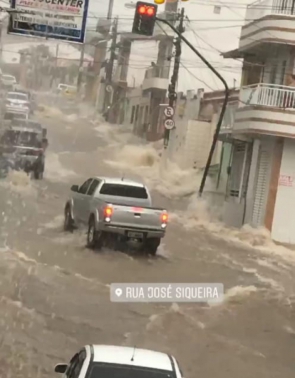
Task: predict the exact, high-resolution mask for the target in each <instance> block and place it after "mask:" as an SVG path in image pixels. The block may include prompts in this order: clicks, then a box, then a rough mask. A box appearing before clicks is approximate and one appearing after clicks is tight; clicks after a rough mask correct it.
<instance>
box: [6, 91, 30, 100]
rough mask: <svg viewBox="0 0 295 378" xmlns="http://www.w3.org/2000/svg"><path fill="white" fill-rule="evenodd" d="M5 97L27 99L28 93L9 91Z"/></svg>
mask: <svg viewBox="0 0 295 378" xmlns="http://www.w3.org/2000/svg"><path fill="white" fill-rule="evenodd" d="M7 99H8V100H21V101H28V95H26V94H25V93H18V92H11V93H8V95H7Z"/></svg>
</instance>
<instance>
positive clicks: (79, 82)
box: [77, 43, 85, 92]
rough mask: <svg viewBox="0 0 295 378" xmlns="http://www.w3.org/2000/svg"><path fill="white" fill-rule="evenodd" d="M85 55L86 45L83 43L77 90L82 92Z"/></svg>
mask: <svg viewBox="0 0 295 378" xmlns="http://www.w3.org/2000/svg"><path fill="white" fill-rule="evenodd" d="M84 53H85V44H84V43H83V45H82V48H81V54H80V63H79V72H78V77H77V89H78V92H80V89H81V83H82V74H83V65H84Z"/></svg>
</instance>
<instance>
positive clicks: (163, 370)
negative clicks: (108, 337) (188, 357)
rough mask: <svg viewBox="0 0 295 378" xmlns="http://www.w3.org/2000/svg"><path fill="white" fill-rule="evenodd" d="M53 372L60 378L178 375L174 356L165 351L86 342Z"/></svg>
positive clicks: (177, 377) (169, 377) (160, 377)
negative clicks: (87, 343) (69, 359)
mask: <svg viewBox="0 0 295 378" xmlns="http://www.w3.org/2000/svg"><path fill="white" fill-rule="evenodd" d="M55 372H56V373H61V374H63V377H64V378H66V377H67V378H69V377H70V378H86V377H87V378H99V377H103V378H105V377H112V378H138V377H140V378H182V372H181V370H180V367H179V365H178V363H177V361H176V359H175V358H174V357H173V356H171V355H169V354H166V353H160V352H154V351H152V350H146V349H137V348H135V347H134V348H130V347H122V346H112V345H86V346H85V347H84V348H82V349H81V350H80V351H79V352H78V353H76V354H75V355H74V356H73V358H72V359H71V361H70V362H69V364H58V365H56V366H55Z"/></svg>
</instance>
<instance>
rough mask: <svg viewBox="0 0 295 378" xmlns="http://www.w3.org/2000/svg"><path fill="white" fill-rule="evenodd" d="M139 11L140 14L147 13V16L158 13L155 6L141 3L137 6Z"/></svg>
mask: <svg viewBox="0 0 295 378" xmlns="http://www.w3.org/2000/svg"><path fill="white" fill-rule="evenodd" d="M137 13H138V14H140V15H146V16H150V17H152V16H154V15H155V13H156V10H155V7H153V6H147V5H140V6H139V7H138V8H137Z"/></svg>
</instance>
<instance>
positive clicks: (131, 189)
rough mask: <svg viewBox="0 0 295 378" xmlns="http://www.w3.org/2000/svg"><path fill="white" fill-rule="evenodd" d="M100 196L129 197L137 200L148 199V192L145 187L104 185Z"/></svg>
mask: <svg viewBox="0 0 295 378" xmlns="http://www.w3.org/2000/svg"><path fill="white" fill-rule="evenodd" d="M100 194H103V195H106V196H115V197H127V198H137V199H147V198H148V194H147V191H146V189H145V188H144V187H142V186H131V185H124V184H103V186H102V188H101V189H100Z"/></svg>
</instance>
